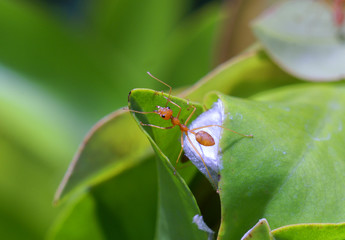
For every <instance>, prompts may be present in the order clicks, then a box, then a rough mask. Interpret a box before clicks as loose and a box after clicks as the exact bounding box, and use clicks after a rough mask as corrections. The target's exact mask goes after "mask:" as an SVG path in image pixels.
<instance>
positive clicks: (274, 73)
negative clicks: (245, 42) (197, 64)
mask: <svg viewBox="0 0 345 240" xmlns="http://www.w3.org/2000/svg"><path fill="white" fill-rule="evenodd" d="M298 82H300V80H298V79H296V78H294V77H292V76H291V75H288V74H287V73H285V72H283V71H282V70H281V69H279V68H278V67H277V66H276V65H275V64H274V63H273V62H272V61H271V60H270V59H269V58H268V57H267V55H266V54H265V53H264V52H263V50H262V49H260V48H254V49H252V50H250V51H248V52H246V53H244V54H242V55H240V56H238V57H235V58H233V59H230V60H229V61H227V62H225V63H224V64H222V65H220V66H219V67H217V68H216V69H214V70H213V71H212V72H210V73H209V74H208V75H206V76H205V77H204V78H202V79H201V80H200V81H199V82H197V83H196V84H195V85H193V86H192V87H191V88H189V89H187V90H186V91H185V92H183V93H182V94H180V96H181V97H187V98H188V99H192V100H193V101H200V102H202V101H203V98H204V96H205V95H206V94H207V93H209V92H210V91H212V90H215V91H220V92H222V93H225V94H229V95H233V96H239V97H248V96H251V95H253V94H255V93H258V92H261V91H264V90H267V89H272V88H276V87H279V86H283V85H288V84H293V83H298Z"/></svg>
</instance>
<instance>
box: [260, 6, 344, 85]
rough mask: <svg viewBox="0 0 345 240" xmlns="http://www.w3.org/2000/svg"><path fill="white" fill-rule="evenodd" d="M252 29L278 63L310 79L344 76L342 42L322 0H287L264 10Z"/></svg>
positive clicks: (332, 78) (323, 79) (329, 10)
mask: <svg viewBox="0 0 345 240" xmlns="http://www.w3.org/2000/svg"><path fill="white" fill-rule="evenodd" d="M253 30H254V32H255V34H256V36H257V37H258V39H259V40H260V42H261V43H262V44H263V45H264V47H265V48H266V49H267V51H268V53H269V54H270V55H271V56H272V57H273V59H274V60H275V61H276V63H277V64H279V65H280V66H281V67H282V68H283V69H285V70H286V71H288V72H289V73H291V74H293V75H295V76H298V77H300V78H303V79H305V80H310V81H335V80H339V79H342V78H344V77H345V68H344V62H345V54H344V53H345V45H344V40H343V39H342V38H341V37H340V36H339V34H338V33H339V32H341V31H342V32H343V33H344V30H345V25H344V24H343V26H342V29H341V30H340V29H338V28H337V27H336V26H335V24H334V22H333V16H332V11H331V8H330V7H329V6H327V5H326V4H325V3H324V2H322V1H312V0H304V1H298V0H297V1H296V0H294V1H286V2H285V3H283V4H280V5H277V6H275V7H273V8H272V9H270V10H268V11H266V12H265V13H264V14H263V15H261V16H260V17H259V18H258V19H257V20H256V21H255V22H254V23H253Z"/></svg>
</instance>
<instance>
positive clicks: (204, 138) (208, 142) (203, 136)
mask: <svg viewBox="0 0 345 240" xmlns="http://www.w3.org/2000/svg"><path fill="white" fill-rule="evenodd" d="M195 139H196V140H197V141H198V143H200V144H201V145H203V146H213V145H214V144H215V142H214V139H213V137H212V136H211V135H210V134H208V133H207V132H205V131H199V132H197V133H196V134H195Z"/></svg>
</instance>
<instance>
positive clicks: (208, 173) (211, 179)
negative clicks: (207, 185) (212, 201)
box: [186, 133, 218, 191]
mask: <svg viewBox="0 0 345 240" xmlns="http://www.w3.org/2000/svg"><path fill="white" fill-rule="evenodd" d="M186 136H187V139H188V141H189V143H190V144H191V145H192V147H193V149H194V150H195V152H196V153H197V154H198V155H199V157H200V159H201V161H202V163H203V164H204V166H205V169H206V171H207V175H208V176H209V177H210V181H212V182H213V184H214V186H215V187H216V188H217V189H218V187H217V186H218V185H217V184H215V182H214V179H213V178H212V176H211V174H210V172H209V171H208V167H207V166H206V163H205V160H204V158H203V157H202V156H201V154H200V153H199V151H198V150H197V149H196V147H195V146H194V144H193V143H192V140H190V138H189V136H188V133H186ZM217 191H218V190H217Z"/></svg>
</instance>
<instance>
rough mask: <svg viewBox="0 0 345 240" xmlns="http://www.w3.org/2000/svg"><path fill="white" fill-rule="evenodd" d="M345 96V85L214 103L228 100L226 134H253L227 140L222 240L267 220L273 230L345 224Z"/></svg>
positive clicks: (222, 185)
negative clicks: (313, 224) (296, 224)
mask: <svg viewBox="0 0 345 240" xmlns="http://www.w3.org/2000/svg"><path fill="white" fill-rule="evenodd" d="M344 96H345V88H344V85H343V84H342V85H296V86H291V87H285V88H281V89H276V90H272V91H268V92H265V93H262V94H260V95H258V96H254V97H253V98H252V99H253V100H243V99H237V98H233V97H229V96H225V95H222V94H218V95H212V96H211V97H210V98H209V100H208V102H213V101H214V100H215V99H216V98H218V97H219V98H221V100H222V101H223V103H224V105H225V113H226V114H227V116H228V117H227V118H226V120H225V122H224V125H225V126H226V127H228V128H230V129H233V130H235V131H238V132H240V133H245V134H253V135H254V138H253V139H247V138H241V137H240V136H236V135H235V134H232V133H228V132H224V133H223V138H222V143H221V149H222V150H223V156H222V159H223V167H224V169H223V170H221V183H220V197H221V204H222V225H221V230H220V232H219V236H220V237H221V239H239V238H240V237H241V236H243V234H244V233H245V232H246V231H247V230H248V229H249V228H250V227H251V226H252V225H253V224H255V222H256V221H257V219H259V218H263V217H265V218H266V219H267V220H268V221H269V223H270V225H271V227H272V228H277V227H280V226H284V225H288V224H295V223H305V222H314V223H315V222H340V221H342V220H343V219H344V218H345V206H344V201H343V199H344V198H345V191H344V188H343V187H342V185H341V184H339V183H342V182H344V181H345V179H344V174H343V172H344V171H345V164H344V161H343V156H344V154H345V152H344V148H343V145H344V143H345V142H344V139H345V137H344V130H343V126H344V124H345V117H344V116H345V114H344V112H343V109H345V108H344V107H345V106H344V103H345V99H344ZM325 160H326V161H325ZM335 193H336V194H335ZM325 196H327V197H325ZM315 209H318V210H317V211H315Z"/></svg>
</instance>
